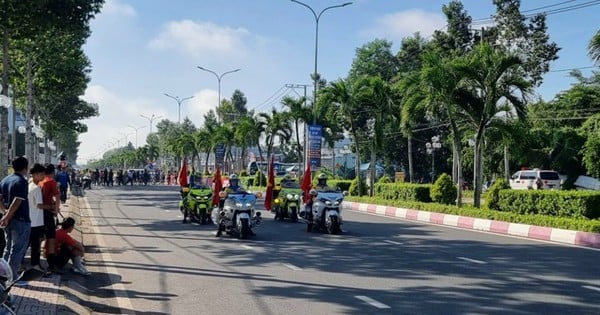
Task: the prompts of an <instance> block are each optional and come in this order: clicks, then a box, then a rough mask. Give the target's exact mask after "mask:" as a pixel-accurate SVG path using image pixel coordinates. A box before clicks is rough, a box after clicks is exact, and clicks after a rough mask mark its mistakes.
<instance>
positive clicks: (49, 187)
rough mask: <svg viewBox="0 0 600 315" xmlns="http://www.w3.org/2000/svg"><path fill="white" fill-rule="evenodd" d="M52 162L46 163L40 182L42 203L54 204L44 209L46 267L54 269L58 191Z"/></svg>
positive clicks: (58, 202)
mask: <svg viewBox="0 0 600 315" xmlns="http://www.w3.org/2000/svg"><path fill="white" fill-rule="evenodd" d="M54 171H55V168H54V164H51V163H48V164H46V171H45V175H46V176H45V178H44V180H42V182H41V183H40V187H41V188H42V196H43V200H44V205H46V206H54V207H53V208H52V207H49V208H50V209H44V234H45V236H46V248H47V251H46V260H47V261H48V269H49V270H55V268H54V256H55V251H56V246H55V242H56V214H58V213H59V212H60V192H59V191H58V183H57V182H56V180H54Z"/></svg>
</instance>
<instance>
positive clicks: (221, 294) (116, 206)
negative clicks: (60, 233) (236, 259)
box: [96, 186, 268, 314]
mask: <svg viewBox="0 0 600 315" xmlns="http://www.w3.org/2000/svg"><path fill="white" fill-rule="evenodd" d="M104 193H106V195H105V196H102V201H103V203H104V204H103V205H102V206H101V207H100V208H101V209H102V210H101V211H99V212H97V213H96V215H98V216H99V218H98V220H97V222H99V223H100V224H99V225H100V233H101V234H102V235H103V237H104V239H105V242H106V243H107V244H110V246H109V247H107V248H103V249H101V250H103V251H107V252H110V253H111V256H112V257H111V258H112V259H111V260H110V261H105V262H103V266H96V267H105V268H107V270H108V269H109V268H114V269H115V270H117V271H118V274H119V275H120V276H121V284H122V286H123V288H122V290H123V291H124V292H126V293H127V295H128V296H129V300H130V302H131V307H130V308H129V310H130V311H131V310H135V311H136V312H154V313H158V312H161V313H164V314H197V313H198V309H199V307H201V308H202V309H203V310H206V311H208V312H210V313H216V312H220V311H222V312H230V313H236V314H237V313H243V312H244V311H250V312H253V313H268V312H265V310H268V309H265V308H264V307H263V305H261V303H260V299H257V298H256V297H254V296H252V295H251V294H248V288H247V287H248V283H247V280H246V279H247V276H246V275H242V274H239V273H238V272H236V271H235V270H232V269H231V268H229V267H227V266H224V265H223V264H222V263H221V262H219V261H215V260H214V259H213V258H212V257H210V255H207V254H206V252H207V249H209V248H210V247H211V246H219V245H218V244H215V242H214V236H213V235H212V234H211V232H212V231H213V229H210V230H208V229H204V227H200V226H197V225H190V224H182V223H181V221H180V220H181V219H180V218H177V217H176V216H177V215H178V212H179V210H173V207H174V206H176V205H177V202H178V199H173V196H175V197H176V198H177V197H178V195H177V194H176V193H173V192H172V191H166V192H161V191H153V192H147V191H144V190H143V189H136V188H135V186H134V188H130V187H126V188H123V187H120V188H116V189H112V188H111V189H110V190H106V191H104ZM154 204H160V205H162V206H164V207H163V208H158V207H155V206H153V205H154ZM102 223H104V224H102ZM100 302H101V301H98V303H100ZM205 304H206V305H205ZM209 304H210V305H209Z"/></svg>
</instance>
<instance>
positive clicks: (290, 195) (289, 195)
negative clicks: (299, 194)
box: [285, 194, 294, 200]
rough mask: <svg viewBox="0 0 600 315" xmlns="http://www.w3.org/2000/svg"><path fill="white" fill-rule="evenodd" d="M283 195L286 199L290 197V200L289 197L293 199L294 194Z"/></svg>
mask: <svg viewBox="0 0 600 315" xmlns="http://www.w3.org/2000/svg"><path fill="white" fill-rule="evenodd" d="M285 197H286V198H287V199H290V200H291V199H294V196H293V195H292V194H287V195H286V196H285Z"/></svg>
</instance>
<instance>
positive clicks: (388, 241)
mask: <svg viewBox="0 0 600 315" xmlns="http://www.w3.org/2000/svg"><path fill="white" fill-rule="evenodd" d="M384 242H386V243H388V244H394V245H402V243H400V242H396V241H390V240H384Z"/></svg>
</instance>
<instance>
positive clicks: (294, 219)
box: [290, 208, 298, 222]
mask: <svg viewBox="0 0 600 315" xmlns="http://www.w3.org/2000/svg"><path fill="white" fill-rule="evenodd" d="M290 220H291V221H292V222H298V209H296V208H292V214H291V215H290Z"/></svg>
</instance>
